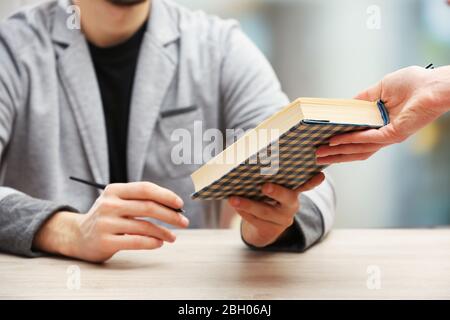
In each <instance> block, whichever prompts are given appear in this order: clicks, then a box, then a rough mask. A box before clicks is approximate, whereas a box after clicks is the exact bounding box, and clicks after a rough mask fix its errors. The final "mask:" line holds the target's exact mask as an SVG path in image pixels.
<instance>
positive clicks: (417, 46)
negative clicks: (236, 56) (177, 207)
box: [0, 0, 450, 228]
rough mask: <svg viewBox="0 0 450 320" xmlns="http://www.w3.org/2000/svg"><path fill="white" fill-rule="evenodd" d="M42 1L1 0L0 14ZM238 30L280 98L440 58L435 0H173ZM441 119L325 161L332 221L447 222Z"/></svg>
mask: <svg viewBox="0 0 450 320" xmlns="http://www.w3.org/2000/svg"><path fill="white" fill-rule="evenodd" d="M38 2H42V0H22V1H18V0H1V1H0V19H3V18H5V17H6V16H8V15H9V14H11V13H12V12H13V11H14V10H17V9H18V8H19V7H21V6H23V5H29V4H35V3H38ZM176 2H178V3H181V4H183V5H185V6H187V7H190V8H192V9H201V10H204V11H206V12H208V13H211V14H216V15H218V16H220V17H222V18H233V19H237V20H238V21H240V23H241V25H242V28H243V29H244V31H245V32H246V33H247V34H248V36H249V37H250V38H251V39H252V40H253V41H254V42H255V43H256V44H257V46H258V47H259V48H260V49H261V50H262V51H263V52H264V53H265V55H266V56H267V58H268V59H269V60H270V61H271V63H272V65H273V67H274V68H275V71H276V72H277V74H278V76H279V78H280V81H281V83H282V85H283V88H284V91H285V92H286V93H287V94H288V96H289V97H290V99H291V100H292V99H295V98H297V97H300V96H311V97H316V96H317V97H329V98H351V97H353V96H354V95H356V94H357V93H358V92H359V91H361V90H362V89H364V88H366V87H367V86H369V85H371V84H373V83H375V82H376V81H378V80H379V79H381V78H382V77H383V75H385V74H386V73H389V72H391V71H394V70H396V69H399V68H402V67H405V66H409V65H420V66H425V65H427V64H428V63H431V62H432V63H434V65H435V66H440V65H448V64H450V6H448V5H447V3H446V1H445V0H370V1H366V0H340V1H329V0H328V1H326V0H227V1H223V0H176ZM449 138H450V117H449V116H444V117H443V118H442V119H440V120H439V121H438V122H436V123H434V124H432V125H430V126H428V127H426V128H425V129H423V130H422V131H420V132H419V133H418V134H417V135H415V136H414V137H412V138H410V139H409V140H408V141H406V142H405V143H403V144H401V145H397V146H392V147H390V148H387V149H385V150H383V151H381V152H379V153H378V154H376V155H375V156H374V157H373V158H371V159H369V160H368V161H365V162H358V163H352V164H343V165H336V166H333V167H331V168H330V172H331V174H332V176H333V178H334V181H335V185H336V190H337V195H338V214H337V221H336V226H337V227H340V228H351V227H359V228H360V227H419V226H423V227H429V226H441V225H448V224H450V169H449V165H450V139H449Z"/></svg>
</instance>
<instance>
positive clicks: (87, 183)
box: [69, 177, 186, 213]
mask: <svg viewBox="0 0 450 320" xmlns="http://www.w3.org/2000/svg"><path fill="white" fill-rule="evenodd" d="M69 179H70V180H73V181H76V182H80V183H84V184H86V185H88V186H91V187H94V188H97V189H102V190H104V189H105V188H106V185H105V184H101V183H97V182H92V181H87V180H84V179H80V178H76V177H69ZM162 205H163V204H162ZM163 206H164V207H167V206H165V205H163ZM167 208H169V209H171V210H174V211H176V212H179V213H185V212H186V211H184V209H174V208H170V207H167Z"/></svg>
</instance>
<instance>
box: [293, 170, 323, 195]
mask: <svg viewBox="0 0 450 320" xmlns="http://www.w3.org/2000/svg"><path fill="white" fill-rule="evenodd" d="M324 180H325V174H324V173H323V172H319V173H318V174H316V175H315V176H314V177H312V178H311V179H309V180H308V181H307V182H306V183H304V184H303V185H301V186H300V187H298V188H297V189H295V192H296V193H297V194H299V193H300V192H306V191H309V190H312V189H314V188H315V187H317V186H318V185H320V184H321V183H322V182H323V181H324Z"/></svg>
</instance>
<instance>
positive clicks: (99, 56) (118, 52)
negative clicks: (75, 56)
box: [89, 23, 147, 183]
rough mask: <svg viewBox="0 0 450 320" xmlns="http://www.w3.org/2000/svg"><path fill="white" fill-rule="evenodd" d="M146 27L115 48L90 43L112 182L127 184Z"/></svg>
mask: <svg viewBox="0 0 450 320" xmlns="http://www.w3.org/2000/svg"><path fill="white" fill-rule="evenodd" d="M146 26H147V23H145V24H144V25H143V26H142V27H141V28H140V29H139V30H138V31H137V32H136V33H135V34H134V35H133V36H132V37H131V38H130V39H128V40H127V41H125V42H124V43H121V44H118V45H116V46H113V47H108V48H100V47H97V46H95V45H93V44H92V43H89V49H90V52H91V57H92V60H93V63H94V68H95V73H96V75H97V81H98V85H99V89H100V94H101V97H102V102H103V112H104V115H105V124H106V134H107V138H108V155H109V174H110V181H109V182H110V183H115V182H128V175H127V139H128V119H129V114H130V103H131V95H132V91H133V83H134V75H135V71H136V65H137V61H138V57H139V51H140V48H141V43H142V39H143V37H144V34H145V30H146Z"/></svg>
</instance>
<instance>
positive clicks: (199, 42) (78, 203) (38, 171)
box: [0, 0, 335, 256]
mask: <svg viewBox="0 0 450 320" xmlns="http://www.w3.org/2000/svg"><path fill="white" fill-rule="evenodd" d="M68 5H70V3H69V2H68V1H59V2H55V1H52V2H48V3H45V4H42V5H39V6H36V7H32V8H26V9H24V10H22V11H21V12H18V13H16V14H14V15H13V16H11V17H10V18H8V19H7V20H6V21H4V22H2V24H1V26H0V61H1V63H0V154H1V163H0V172H1V174H0V185H1V187H0V250H2V251H7V252H12V253H15V254H22V255H27V256H35V255H38V254H39V253H37V252H34V251H33V250H32V248H31V246H32V241H33V237H34V234H35V233H36V231H37V230H38V229H39V227H40V226H41V225H42V223H43V222H44V221H45V220H46V219H48V218H49V217H50V216H51V215H52V214H53V213H55V212H56V211H58V210H62V209H67V210H73V211H79V212H81V213H84V212H87V211H88V209H89V208H90V207H91V205H92V204H93V202H94V201H95V199H96V198H97V197H98V196H99V191H98V190H96V189H94V188H91V187H87V186H85V185H81V184H78V183H75V182H73V181H71V180H69V176H71V175H73V176H77V177H83V178H86V179H88V180H94V181H97V182H99V183H107V182H108V181H109V176H108V175H109V168H108V152H107V150H108V149H107V140H106V131H105V123H104V115H103V109H102V102H101V97H100V93H99V89H98V84H97V82H96V76H95V73H94V69H93V65H92V61H91V58H90V54H89V51H88V47H87V43H86V40H85V38H84V36H83V34H82V33H81V31H80V30H77V29H70V28H68V27H67V25H66V22H67V21H68V19H70V16H69V14H68V13H67V6H68ZM287 103H288V99H287V97H286V96H285V95H284V94H283V92H282V91H281V89H280V84H279V82H278V80H277V78H276V76H275V74H274V72H273V70H272V68H271V66H270V65H269V63H268V62H267V61H266V59H265V58H264V57H263V55H262V54H261V53H260V52H259V51H258V49H257V48H256V47H255V46H254V45H253V44H252V43H251V41H250V40H249V39H248V38H247V37H246V36H245V35H244V34H243V33H242V32H241V30H240V29H239V26H238V24H237V23H236V22H235V21H230V20H221V19H219V18H217V17H213V16H209V15H206V14H205V13H203V12H193V11H190V10H187V9H185V8H183V7H180V6H178V5H176V4H174V3H172V2H169V1H165V0H153V8H152V12H151V17H150V19H149V24H148V30H147V32H146V34H145V36H144V40H143V44H142V49H141V53H140V58H139V61H138V66H137V71H136V78H135V84H134V91H133V94H132V104H131V114H130V125H129V137H128V139H129V140H128V150H127V161H128V177H129V179H130V181H140V180H147V181H152V182H154V183H156V184H159V185H161V186H164V187H167V188H169V189H171V190H174V191H175V192H176V193H177V194H179V195H180V196H181V197H182V198H183V199H184V201H185V209H186V211H187V216H188V217H189V219H190V220H191V226H190V227H192V228H211V227H218V223H219V222H218V221H219V218H220V210H221V207H222V206H221V202H219V201H193V200H190V197H189V195H190V193H191V192H193V185H192V182H191V180H190V177H189V175H190V173H191V172H192V171H193V170H195V169H196V168H198V167H199V165H198V164H193V165H188V164H186V165H175V164H174V163H172V161H170V152H171V149H172V147H173V145H174V143H177V142H174V141H172V140H171V138H170V135H171V132H172V131H173V130H174V129H176V128H185V129H187V130H189V131H192V130H193V122H194V121H196V120H198V121H202V123H203V127H204V128H205V129H207V128H219V129H221V130H225V128H242V129H244V130H246V129H249V128H252V127H254V126H255V125H257V124H258V123H259V122H260V121H261V120H263V119H265V118H267V117H268V116H269V115H271V114H273V113H274V112H276V111H277V109H279V108H280V107H282V106H284V105H286V104H287ZM188 106H196V107H197V108H189V109H188V110H191V111H189V112H185V113H181V114H172V113H171V112H168V113H167V112H166V113H164V111H167V110H171V109H181V108H186V107H188ZM162 113H164V114H166V115H167V116H164V117H162V116H161V114H162ZM171 114H172V115H171ZM208 143H209V142H208ZM300 201H301V209H300V212H299V213H298V215H297V217H296V223H295V225H294V228H293V229H295V231H296V233H293V234H292V237H291V239H288V240H286V239H284V240H283V241H281V240H280V241H279V242H278V243H276V244H274V245H273V246H272V247H273V248H276V249H286V250H295V251H302V250H304V249H306V248H307V247H309V246H310V245H312V244H313V243H315V242H316V241H318V240H319V239H320V238H321V237H322V236H323V235H324V234H325V233H326V232H327V231H328V230H329V229H330V227H331V224H332V221H333V215H334V207H335V203H334V202H335V201H334V194H333V189H332V187H331V185H330V183H329V181H328V180H327V181H326V182H324V183H323V184H322V185H321V186H320V187H318V188H316V189H315V190H314V191H311V192H307V193H305V194H304V195H302V196H301V199H300Z"/></svg>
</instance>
